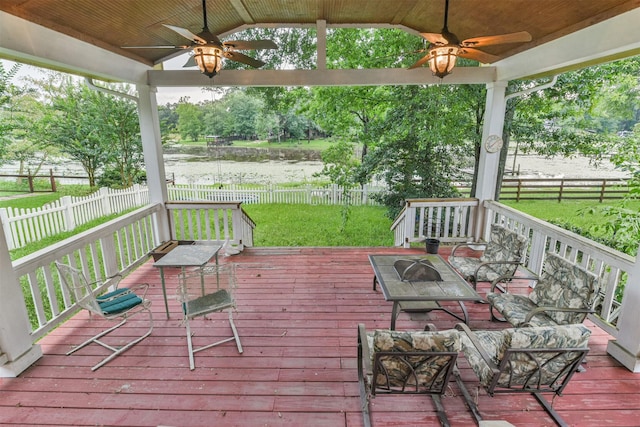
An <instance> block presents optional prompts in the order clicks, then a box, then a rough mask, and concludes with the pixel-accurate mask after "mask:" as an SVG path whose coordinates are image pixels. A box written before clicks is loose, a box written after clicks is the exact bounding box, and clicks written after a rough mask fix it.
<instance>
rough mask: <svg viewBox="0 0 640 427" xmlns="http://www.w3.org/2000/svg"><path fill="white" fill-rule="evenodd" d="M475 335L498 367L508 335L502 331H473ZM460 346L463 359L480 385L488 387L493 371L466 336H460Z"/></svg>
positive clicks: (506, 344)
mask: <svg viewBox="0 0 640 427" xmlns="http://www.w3.org/2000/svg"><path fill="white" fill-rule="evenodd" d="M475 335H476V337H477V338H478V340H479V341H480V345H481V346H482V348H483V349H484V350H485V351H486V352H487V355H488V356H489V358H490V359H491V360H492V361H493V363H495V364H496V365H498V364H499V363H500V360H501V359H502V357H503V355H504V352H505V350H506V348H507V347H508V345H509V344H508V343H507V342H505V340H506V339H508V338H509V335H508V334H506V333H505V332H504V331H475ZM460 345H461V347H462V352H463V353H464V357H465V359H467V362H469V365H471V368H472V369H473V372H475V374H476V376H477V377H478V379H479V380H480V384H482V385H483V386H485V387H488V386H489V384H490V383H491V379H492V378H493V371H492V370H491V368H490V367H489V365H487V363H486V362H485V361H484V358H483V357H482V356H481V355H480V352H479V351H478V349H477V348H476V347H475V346H474V345H473V343H472V342H471V340H470V339H469V337H468V336H467V334H464V333H461V334H460Z"/></svg>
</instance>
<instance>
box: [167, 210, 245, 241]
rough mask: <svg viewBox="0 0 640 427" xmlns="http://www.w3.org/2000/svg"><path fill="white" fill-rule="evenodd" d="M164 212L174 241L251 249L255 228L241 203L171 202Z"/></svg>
mask: <svg viewBox="0 0 640 427" xmlns="http://www.w3.org/2000/svg"><path fill="white" fill-rule="evenodd" d="M166 208H167V212H168V215H169V226H170V228H171V238H172V239H174V240H193V241H204V240H206V241H212V242H216V243H219V244H223V243H225V242H228V243H230V244H232V245H234V246H238V247H239V249H242V248H243V247H244V246H253V229H254V228H255V226H256V224H255V223H254V222H253V220H252V219H251V218H250V217H249V215H247V213H246V212H245V211H244V210H243V209H242V208H241V207H240V202H229V203H213V202H170V203H167V204H166Z"/></svg>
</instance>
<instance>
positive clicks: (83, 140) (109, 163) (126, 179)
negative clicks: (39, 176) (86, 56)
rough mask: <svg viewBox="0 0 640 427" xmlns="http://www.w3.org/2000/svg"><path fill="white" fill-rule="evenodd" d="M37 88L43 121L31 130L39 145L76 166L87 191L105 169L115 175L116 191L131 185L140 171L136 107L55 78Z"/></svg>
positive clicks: (80, 85) (124, 89) (65, 77)
mask: <svg viewBox="0 0 640 427" xmlns="http://www.w3.org/2000/svg"><path fill="white" fill-rule="evenodd" d="M39 84H40V86H41V88H42V93H44V94H46V96H47V97H48V98H47V99H45V102H44V103H43V108H44V114H43V118H42V119H41V120H40V121H39V122H38V123H37V124H35V125H34V132H37V135H39V137H40V138H42V140H43V143H44V144H46V145H49V146H54V147H56V148H58V149H59V150H60V151H61V152H62V153H64V154H66V155H67V156H69V157H70V158H71V159H73V160H76V161H78V162H79V163H80V164H81V165H82V167H83V169H84V170H85V172H86V173H87V175H88V177H89V185H90V186H95V185H96V180H97V178H98V175H99V172H100V171H101V170H102V171H105V172H108V170H109V168H113V169H115V170H116V171H117V175H119V177H120V180H119V181H120V182H117V181H116V183H117V184H118V185H122V186H127V185H130V184H131V183H132V182H134V181H135V180H136V179H137V177H138V176H139V174H140V172H141V171H140V169H141V165H142V142H141V141H140V136H139V132H140V130H139V125H138V119H137V113H136V106H135V104H134V103H133V102H131V101H129V100H126V99H124V98H116V97H115V96H113V95H108V94H105V93H103V92H99V91H96V90H92V89H90V88H89V87H87V86H86V85H84V84H82V83H75V82H74V81H73V79H71V78H70V77H68V76H63V75H60V74H56V75H50V77H49V79H48V80H45V81H40V82H39ZM115 87H116V86H114V88H115ZM119 88H121V87H119ZM121 90H123V91H125V92H126V91H127V90H128V88H127V87H126V86H125V87H124V88H121ZM107 174H108V173H107ZM108 175H110V174H108Z"/></svg>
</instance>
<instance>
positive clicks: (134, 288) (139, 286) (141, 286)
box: [129, 283, 149, 299]
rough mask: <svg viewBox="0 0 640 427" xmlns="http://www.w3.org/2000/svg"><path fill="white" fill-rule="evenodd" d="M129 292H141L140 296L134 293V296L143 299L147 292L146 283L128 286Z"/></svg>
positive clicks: (147, 286)
mask: <svg viewBox="0 0 640 427" xmlns="http://www.w3.org/2000/svg"><path fill="white" fill-rule="evenodd" d="M129 290H131V291H132V292H136V291H138V290H140V292H142V295H138V293H137V292H136V295H138V296H139V297H140V298H142V299H145V298H146V296H147V291H148V290H149V284H148V283H138V284H136V285H133V286H130V287H129Z"/></svg>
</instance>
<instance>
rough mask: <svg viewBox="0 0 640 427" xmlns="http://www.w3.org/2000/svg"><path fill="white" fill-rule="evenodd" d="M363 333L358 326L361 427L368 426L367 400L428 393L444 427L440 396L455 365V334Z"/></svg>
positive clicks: (449, 332) (447, 423) (369, 420)
mask: <svg viewBox="0 0 640 427" xmlns="http://www.w3.org/2000/svg"><path fill="white" fill-rule="evenodd" d="M431 329H432V330H431V331H419V332H400V331H389V330H375V331H370V332H367V331H366V329H365V326H364V325H362V324H360V325H358V383H359V385H360V400H361V405H362V416H363V419H364V425H365V427H370V426H371V414H370V410H369V403H370V399H371V398H373V397H375V396H377V395H383V394H428V395H430V396H431V398H432V400H433V402H434V404H435V406H436V410H437V414H438V419H439V420H440V424H441V425H442V426H448V425H449V421H448V419H447V415H446V412H445V410H444V406H443V405H442V402H441V400H440V397H441V396H442V395H443V394H444V392H445V391H446V390H447V386H448V384H449V379H450V376H451V373H452V372H453V368H454V366H455V364H456V359H457V357H458V352H459V351H460V341H459V339H458V331H456V330H448V331H441V332H437V331H434V330H433V329H435V328H434V327H433V326H431Z"/></svg>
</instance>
